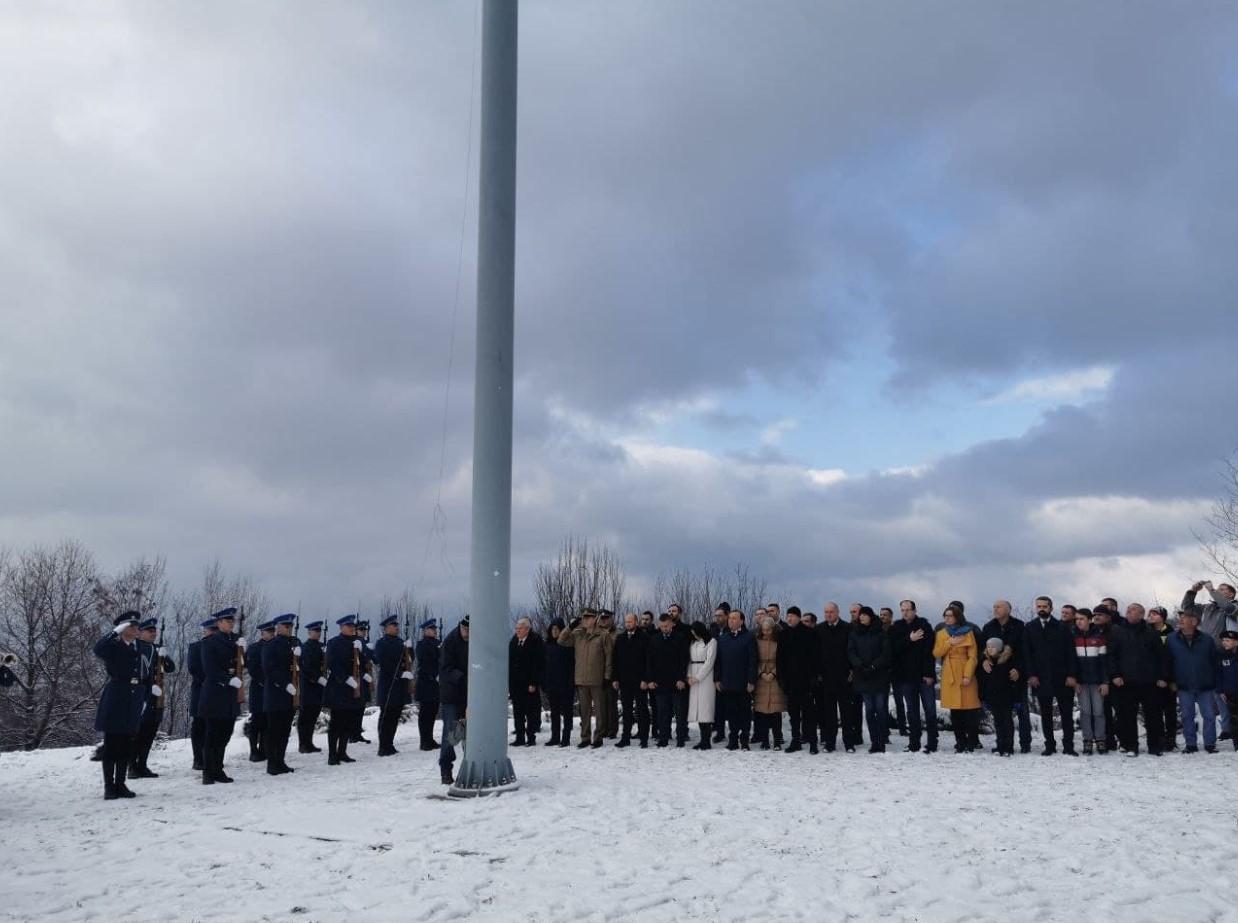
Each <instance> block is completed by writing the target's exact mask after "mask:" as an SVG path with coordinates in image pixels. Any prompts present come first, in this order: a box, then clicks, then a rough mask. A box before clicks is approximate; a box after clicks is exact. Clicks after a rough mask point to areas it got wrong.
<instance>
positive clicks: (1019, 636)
mask: <svg viewBox="0 0 1238 923" xmlns="http://www.w3.org/2000/svg"><path fill="white" fill-rule="evenodd" d="M1012 608H1013V607H1012V606H1011V605H1010V602H1009V601H1008V600H1005V599H999V600H998V601H997V602H995V603H993V618H991V619H989V621H988V622H986V623H985V626H984V628H983V629H982V630H981V639H982V641H983V643H984V644H986V645H987V644H988V642H989V640H990V639H991V638H997V639H998V640H999V641H1001V642H1002V650H1001V655H1002V657H1005V658H1006V659H1005V660H1003V661H1002V662H1001V664H1000V666H1001V668H1002V669H1004V670H1006V671H1007V674H1008V676H1009V679H1010V682H1011V683H1013V684H1014V685H1013V686H1012V687H1011V689H1010V693H1011V696H1012V698H1013V699H1014V712H1015V717H1016V718H1017V719H1018V722H1019V752H1020V753H1030V752H1031V751H1032V722H1031V718H1030V717H1029V716H1028V711H1027V678H1026V675H1025V674H1026V668H1025V666H1024V653H1023V633H1024V631H1026V626H1024V624H1023V623H1022V622H1021V621H1019V620H1018V619H1017V618H1015V617H1014V616H1013V615H1012V614H1011V613H1012ZM1062 608H1063V609H1067V608H1069V609H1071V610H1072V611H1073V610H1074V608H1075V607H1074V606H1063V607H1062ZM1006 651H1010V655H1009V657H1006ZM980 669H982V670H985V671H986V672H989V671H992V670H993V669H996V668H995V667H994V666H993V664H992V663H989V662H987V661H986V662H985V663H983V664H981V666H980Z"/></svg>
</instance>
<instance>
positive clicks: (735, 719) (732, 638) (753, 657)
mask: <svg viewBox="0 0 1238 923" xmlns="http://www.w3.org/2000/svg"><path fill="white" fill-rule="evenodd" d="M756 683H757V642H756V638H754V637H753V635H752V633H751V632H749V631H748V629H746V628H745V627H744V614H743V613H742V612H740V611H739V610H738V609H732V610H731V611H730V612H729V613H728V614H727V626H726V631H724V632H723V633H722V634H721V635H719V636H718V651H717V653H716V654H715V656H714V690H715V691H716V692H717V693H718V697H717V701H716V704H715V711H716V715H715V717H716V719H717V720H718V723H719V724H722V723H724V722H725V723H726V725H727V733H728V734H729V738H730V739H729V740H728V741H727V745H726V748H727V749H728V750H740V749H743V750H747V749H748V726H749V722H750V721H751V714H750V713H751V711H752V691H753V690H754V689H756Z"/></svg>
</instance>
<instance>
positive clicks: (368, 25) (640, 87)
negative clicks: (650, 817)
mask: <svg viewBox="0 0 1238 923" xmlns="http://www.w3.org/2000/svg"><path fill="white" fill-rule="evenodd" d="M521 15H522V20H521V49H520V54H521V73H520V80H521V83H520V107H521V108H520V140H519V192H518V208H519V216H518V221H517V234H518V241H517V315H518V316H517V329H518V333H517V365H516V374H517V400H516V403H517V411H516V414H517V418H516V431H517V432H516V446H515V478H516V490H515V508H514V543H513V547H514V556H515V558H514V562H513V563H514V571H513V574H514V577H513V599H514V600H515V601H517V602H518V601H521V600H531V599H532V592H531V585H530V581H529V575H530V574H531V572H532V570H533V568H534V566H535V565H536V563H537V562H538V561H539V560H543V559H546V558H548V557H550V556H552V555H553V554H554V551H555V548H556V546H557V545H558V543H559V542H560V541H561V540H562V538H563V537H564V536H565V535H567V534H568V533H578V534H582V535H586V536H589V537H592V538H594V539H597V540H601V541H605V542H606V543H608V544H609V545H610V546H611V547H613V548H614V549H615V550H616V551H617V552H618V553H619V554H620V555H621V556H622V558H623V559H624V561H625V562H626V566H627V570H628V573H629V585H630V587H631V588H632V589H634V590H636V591H640V590H642V589H648V588H649V587H650V586H651V585H652V581H653V579H654V577H655V576H656V574H657V573H658V572H659V571H660V570H666V569H669V568H672V567H675V566H686V567H695V566H699V565H701V564H703V563H705V562H711V563H713V564H715V565H718V566H720V567H729V566H731V565H733V564H734V563H735V562H737V561H743V562H747V563H748V564H749V565H750V566H751V567H752V569H753V571H754V572H757V573H760V574H763V575H764V576H766V577H767V578H768V579H769V581H770V585H771V588H772V589H773V590H774V591H776V592H777V593H778V594H779V595H780V596H783V597H784V598H786V599H788V600H796V601H799V602H800V603H801V604H806V605H812V606H813V608H817V607H818V606H819V605H820V602H821V601H822V600H823V599H826V598H840V599H851V598H862V599H865V600H868V601H871V602H874V603H877V602H881V603H885V602H888V601H893V600H896V599H897V598H898V597H899V596H903V595H908V594H911V595H915V596H918V597H920V598H922V599H923V600H924V605H928V606H937V605H938V604H940V603H941V602H942V601H943V600H944V599H948V598H950V597H953V596H959V597H961V598H963V599H965V600H968V601H969V602H973V603H975V604H977V605H979V604H986V603H987V602H988V601H989V600H991V599H992V598H993V596H995V595H999V594H1001V595H1008V596H1011V597H1012V598H1014V599H1016V600H1018V601H1025V600H1028V599H1030V597H1031V596H1033V595H1035V594H1036V593H1037V592H1046V591H1047V592H1050V593H1052V594H1053V595H1055V596H1059V597H1064V598H1065V597H1070V598H1077V599H1079V600H1080V601H1084V602H1090V601H1094V600H1095V599H1096V598H1097V597H1099V596H1100V595H1101V594H1104V593H1111V594H1113V595H1116V596H1118V597H1119V598H1120V599H1122V600H1129V599H1133V598H1141V599H1144V600H1146V601H1151V600H1152V599H1153V598H1154V597H1155V598H1158V599H1160V600H1161V601H1167V600H1171V599H1172V598H1174V597H1175V596H1176V595H1177V594H1180V593H1181V591H1182V589H1183V588H1184V586H1185V584H1186V583H1188V582H1190V580H1191V579H1192V578H1194V577H1196V576H1198V575H1201V574H1202V568H1201V555H1200V554H1199V552H1198V550H1197V547H1196V544H1195V541H1194V539H1193V538H1192V535H1191V529H1192V527H1193V526H1198V525H1199V524H1200V523H1201V519H1202V517H1203V515H1204V514H1205V513H1206V512H1207V510H1208V507H1209V505H1210V502H1211V499H1212V498H1213V497H1214V496H1215V494H1216V493H1217V492H1218V489H1219V483H1220V482H1219V462H1220V460H1221V459H1222V458H1223V457H1225V456H1226V455H1227V454H1229V453H1230V452H1232V451H1233V450H1234V449H1235V448H1238V426H1236V425H1235V421H1236V420H1238V413H1236V412H1235V409H1234V398H1235V395H1238V324H1236V323H1235V320H1236V314H1238V312H1236V293H1238V259H1236V258H1235V255H1236V254H1238V13H1236V12H1235V11H1234V9H1233V7H1232V6H1231V5H1229V4H1221V3H1199V4H1189V5H1183V4H1174V3H1144V4H1128V3H1102V2H1096V3H1088V4H1053V3H1050V4H1022V5H1010V4H991V3H980V2H977V3H962V2H959V3H948V4H933V5H924V4H906V3H880V2H876V3H863V4H858V3H851V2H839V3H836V4H826V3H821V2H804V3H792V2H781V0H780V2H776V3H761V4H756V3H748V2H736V3H719V2H714V0H710V2H704V0H700V2H687V0H683V2H673V3H668V2H665V0H650V2H625V3H622V4H615V3H601V2H597V3H593V2H579V0H572V2H550V0H544V2H535V0H528V2H526V3H524V5H523V9H522V14H521ZM476 27H477V10H476V5H475V4H474V3H472V2H464V0H461V2H458V3H450V4H446V3H418V4H407V3H387V4H381V3H343V2H338V3H298V4H281V3H258V4H253V3H238V4H235V5H229V4H227V3H211V4H197V3H187V2H185V3H153V2H152V3H133V4H128V3H95V4H89V5H86V6H83V5H80V4H73V3H67V2H66V3H63V4H55V3H48V4H37V5H36V4H10V5H6V6H5V7H4V9H3V11H0V125H3V130H2V131H0V314H2V320H3V327H2V329H0V446H2V447H3V448H2V456H3V476H0V545H8V546H24V545H27V544H30V543H32V542H50V541H55V540H57V539H59V538H61V537H66V536H73V537H78V538H80V539H82V540H83V541H85V542H87V543H88V544H89V545H90V546H91V547H92V548H94V549H95V550H96V552H97V554H98V556H99V558H100V560H101V562H102V563H103V564H105V565H107V566H109V567H113V566H117V567H118V566H120V565H123V564H124V563H126V562H127V561H129V560H131V559H133V558H135V557H137V556H139V555H142V554H152V553H163V554H166V555H167V556H168V558H169V566H170V569H171V571H172V573H173V574H174V575H175V576H176V577H177V579H178V580H191V579H193V577H194V575H196V574H197V573H198V572H199V570H200V568H201V566H202V564H203V563H204V562H206V561H208V560H210V559H212V558H215V557H218V558H219V559H220V560H222V561H223V562H224V563H225V564H227V565H228V566H229V567H232V568H235V569H240V570H246V571H248V572H250V573H252V574H254V575H255V576H256V577H258V578H259V579H261V580H262V581H263V582H264V583H265V585H266V586H267V588H268V590H269V591H270V592H271V595H272V596H273V597H274V599H275V600H276V605H277V606H279V607H285V606H287V607H291V606H293V605H295V604H296V603H297V602H298V601H303V602H302V605H303V607H304V609H305V611H307V612H320V611H340V610H347V609H351V608H355V605H356V602H355V601H356V600H358V599H360V600H362V601H365V600H370V599H375V598H377V597H378V595H380V594H382V593H384V592H397V591H399V590H400V589H401V588H402V587H403V586H405V585H406V584H408V585H411V586H412V587H413V588H414V590H415V591H416V592H418V593H419V594H420V595H422V596H423V597H426V598H429V599H433V600H436V601H438V602H439V603H440V604H441V605H444V606H447V607H455V606H462V605H464V604H465V603H466V601H467V600H466V595H467V583H468V579H467V575H468V530H469V487H470V451H471V440H472V429H471V426H472V424H471V407H472V395H471V388H472V358H473V356H472V351H473V322H474V318H473V310H474V284H473V273H474V269H475V249H476V220H475V213H476V184H475V182H473V181H471V180H470V179H469V172H470V170H472V171H475V169H476V144H475V142H474V144H473V145H472V162H471V163H470V162H469V151H470V140H469V133H470V125H472V127H473V132H474V134H475V132H476V125H477V122H476V114H475V109H476V104H475V101H474V104H473V106H472V108H473V110H474V117H473V118H472V119H470V108H471V107H470V98H471V92H472V80H473V73H474V65H475V61H476V58H477V53H478V50H479V49H478V38H477V31H476ZM466 187H467V190H468V193H467V194H468V199H467V203H466ZM462 230H463V235H464V236H463V240H464V251H463V252H464V259H463V264H462V265H460V264H459V261H458V257H459V254H460V247H461V239H462V237H461V235H462ZM458 272H459V277H460V278H461V280H462V282H461V285H460V298H459V301H458V309H457V315H456V318H455V323H454V325H453V304H456V303H457V302H456V297H455V296H456V290H457V278H458ZM453 330H454V349H453V348H452V343H453ZM449 356H454V361H451V362H449ZM449 369H450V378H449ZM449 380H450V384H451V389H450V400H449V402H448V403H447V411H448V412H447V416H446V427H445V429H444V426H443V419H444V417H443V408H444V398H445V389H446V387H447V384H448V381H449ZM444 434H445V440H444ZM440 459H442V460H443V462H444V464H443V466H442V470H443V475H442V477H441V479H440V474H439V472H440ZM440 495H441V509H442V518H441V526H442V528H441V529H440V530H438V531H437V532H435V533H434V534H433V535H431V526H432V524H433V523H434V521H435V517H434V513H433V511H434V504H435V497H436V496H440ZM428 537H429V541H428ZM311 601H312V602H311ZM661 602H663V603H665V602H667V601H666V600H663V601H661Z"/></svg>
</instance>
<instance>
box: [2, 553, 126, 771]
mask: <svg viewBox="0 0 1238 923" xmlns="http://www.w3.org/2000/svg"><path fill="white" fill-rule="evenodd" d="M97 583H98V574H97V571H96V566H95V561H94V557H93V556H92V555H91V553H90V552H89V551H88V550H87V549H86V548H85V546H83V545H81V544H80V543H78V542H73V541H66V542H62V543H61V544H59V545H57V546H55V547H54V548H43V547H36V548H32V549H30V550H28V551H25V552H22V553H20V554H18V555H16V556H15V557H14V556H11V555H5V556H4V559H3V560H2V561H0V650H5V651H9V652H11V653H13V654H15V655H16V656H17V663H16V664H14V665H13V667H12V669H13V672H14V673H15V674H16V676H17V683H16V684H15V685H14V686H12V687H10V688H9V689H6V690H4V691H3V692H2V693H0V748H4V749H15V748H21V749H25V750H35V749H38V748H39V747H41V746H45V745H59V746H69V745H73V744H81V743H89V742H90V741H91V740H93V738H94V733H93V725H94V722H93V717H94V706H95V701H96V699H97V697H98V694H99V690H100V688H101V687H102V685H103V680H104V673H103V670H102V667H101V665H100V664H99V663H98V661H97V660H96V659H95V657H94V655H93V647H94V643H95V641H97V640H98V638H99V637H100V636H101V634H102V628H103V626H104V625H105V624H106V623H105V622H104V621H103V620H102V618H101V617H100V615H99V612H98V610H97V607H96V602H95V594H94V590H95V587H96V585H97Z"/></svg>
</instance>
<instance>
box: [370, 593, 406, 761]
mask: <svg viewBox="0 0 1238 923" xmlns="http://www.w3.org/2000/svg"><path fill="white" fill-rule="evenodd" d="M379 626H380V627H381V628H382V630H383V634H382V637H380V638H379V639H378V640H377V641H376V642H375V643H374V662H375V663H377V664H378V705H379V709H380V710H379V713H378V755H379V756H394V755H395V754H397V753H399V751H398V750H397V749H396V748H395V732H396V728H398V727H399V726H400V716H401V715H402V714H403V713H404V706H405V705H407V704H408V703H409V702H410V701H411V696H410V695H409V692H408V684H409V682H410V681H411V680H412V678H413V671H412V669H411V667H412V665H413V652H412V647H413V640H412V638H409V639H408V640H407V641H406V640H405V639H403V638H401V637H400V619H399V616H395V615H389V616H387V617H386V618H385V619H383V620H382V621H381V622H379Z"/></svg>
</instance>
